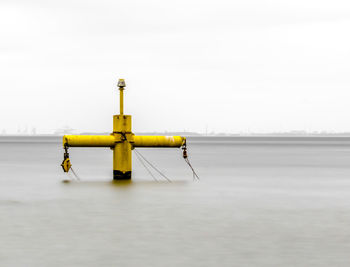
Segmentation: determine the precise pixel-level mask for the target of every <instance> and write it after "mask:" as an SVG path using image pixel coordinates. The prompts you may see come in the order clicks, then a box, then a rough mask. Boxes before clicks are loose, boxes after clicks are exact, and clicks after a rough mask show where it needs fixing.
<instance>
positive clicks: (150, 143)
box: [133, 135, 186, 147]
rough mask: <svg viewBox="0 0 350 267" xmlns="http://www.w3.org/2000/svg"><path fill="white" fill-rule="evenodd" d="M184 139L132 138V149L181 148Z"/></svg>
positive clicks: (168, 137)
mask: <svg viewBox="0 0 350 267" xmlns="http://www.w3.org/2000/svg"><path fill="white" fill-rule="evenodd" d="M185 140H186V138H185V137H182V136H137V135H135V136H134V144H133V146H134V147H181V146H182V145H183V144H184V143H185Z"/></svg>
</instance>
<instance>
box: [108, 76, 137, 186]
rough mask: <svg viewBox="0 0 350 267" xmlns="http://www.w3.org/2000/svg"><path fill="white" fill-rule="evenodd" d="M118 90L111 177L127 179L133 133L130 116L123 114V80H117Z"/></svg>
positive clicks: (114, 119) (129, 172) (129, 171)
mask: <svg viewBox="0 0 350 267" xmlns="http://www.w3.org/2000/svg"><path fill="white" fill-rule="evenodd" d="M118 87H119V90H120V114H119V115H115V116H113V135H114V137H115V140H116V141H115V142H116V143H115V146H114V148H113V179H114V180H127V179H131V159H132V156H131V148H132V146H131V143H130V142H133V133H132V132H131V116H130V115H124V110H123V109H124V106H123V91H124V87H125V81H124V80H122V79H120V80H119V82H118Z"/></svg>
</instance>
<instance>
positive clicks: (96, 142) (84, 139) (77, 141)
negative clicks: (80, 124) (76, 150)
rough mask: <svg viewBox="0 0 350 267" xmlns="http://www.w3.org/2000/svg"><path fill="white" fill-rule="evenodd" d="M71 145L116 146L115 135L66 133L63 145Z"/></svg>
mask: <svg viewBox="0 0 350 267" xmlns="http://www.w3.org/2000/svg"><path fill="white" fill-rule="evenodd" d="M65 144H67V145H68V146H69V147H90V146H91V147H114V145H115V137H114V136H110V135H65V136H63V146H64V145H65Z"/></svg>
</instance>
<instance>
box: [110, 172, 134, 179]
mask: <svg viewBox="0 0 350 267" xmlns="http://www.w3.org/2000/svg"><path fill="white" fill-rule="evenodd" d="M130 179H131V171H128V172H121V171H117V170H113V180H130Z"/></svg>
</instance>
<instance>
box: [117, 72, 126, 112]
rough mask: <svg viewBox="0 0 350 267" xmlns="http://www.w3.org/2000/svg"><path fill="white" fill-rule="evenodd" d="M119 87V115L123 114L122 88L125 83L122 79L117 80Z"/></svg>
mask: <svg viewBox="0 0 350 267" xmlns="http://www.w3.org/2000/svg"><path fill="white" fill-rule="evenodd" d="M118 87H119V107H120V115H123V114H124V87H125V81H124V79H119V81H118Z"/></svg>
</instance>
